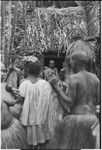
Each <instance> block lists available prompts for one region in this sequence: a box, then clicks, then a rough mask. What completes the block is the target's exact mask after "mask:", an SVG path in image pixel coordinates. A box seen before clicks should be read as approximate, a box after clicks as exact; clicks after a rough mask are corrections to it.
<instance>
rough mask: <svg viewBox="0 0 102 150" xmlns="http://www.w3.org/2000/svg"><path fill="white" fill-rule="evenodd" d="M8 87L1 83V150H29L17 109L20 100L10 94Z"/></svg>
mask: <svg viewBox="0 0 102 150" xmlns="http://www.w3.org/2000/svg"><path fill="white" fill-rule="evenodd" d="M6 86H7V83H5V82H3V83H1V148H2V149H27V140H26V130H25V129H24V127H23V126H22V124H21V123H20V121H19V120H18V112H17V107H16V108H15V104H16V103H17V102H18V100H17V99H15V97H14V96H13V94H11V92H10V91H9V92H8V89H7V88H6ZM18 105H19V104H18ZM16 106H17V104H16ZM20 108H21V107H19V109H20ZM16 117H17V119H16Z"/></svg>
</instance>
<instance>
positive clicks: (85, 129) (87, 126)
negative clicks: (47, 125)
mask: <svg viewBox="0 0 102 150" xmlns="http://www.w3.org/2000/svg"><path fill="white" fill-rule="evenodd" d="M96 121H97V118H96V116H94V115H88V116H87V115H69V116H66V117H65V118H64V119H63V120H62V121H61V122H60V123H59V124H58V125H57V126H56V128H55V130H54V135H53V136H52V137H51V141H50V143H49V146H48V148H50V149H86V148H88V149H89V148H94V147H95V139H94V137H93V135H92V130H91V127H92V125H93V124H94V123H95V122H96Z"/></svg>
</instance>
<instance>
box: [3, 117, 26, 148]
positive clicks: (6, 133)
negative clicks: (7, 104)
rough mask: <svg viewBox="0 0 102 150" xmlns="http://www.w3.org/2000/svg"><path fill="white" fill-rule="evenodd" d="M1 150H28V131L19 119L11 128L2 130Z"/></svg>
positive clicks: (15, 120)
mask: <svg viewBox="0 0 102 150" xmlns="http://www.w3.org/2000/svg"><path fill="white" fill-rule="evenodd" d="M1 149H27V136H26V130H25V129H24V127H23V126H22V125H21V123H20V122H19V121H18V120H17V119H13V121H12V123H11V125H10V127H9V128H7V129H5V130H1Z"/></svg>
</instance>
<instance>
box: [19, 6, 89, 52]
mask: <svg viewBox="0 0 102 150" xmlns="http://www.w3.org/2000/svg"><path fill="white" fill-rule="evenodd" d="M26 24H27V26H26V28H27V34H26V43H25V45H26V46H27V50H28V49H29V51H37V52H38V51H39V52H43V51H48V50H54V51H61V50H62V48H64V50H66V49H67V47H68V46H69V43H70V40H71V39H72V38H73V36H77V35H79V34H80V36H82V37H84V36H86V35H87V28H86V23H85V14H84V11H83V8H82V7H68V8H62V9H58V8H54V7H48V8H36V9H35V11H34V14H33V15H32V16H27V19H26ZM22 42H23V40H22ZM22 47H24V46H22Z"/></svg>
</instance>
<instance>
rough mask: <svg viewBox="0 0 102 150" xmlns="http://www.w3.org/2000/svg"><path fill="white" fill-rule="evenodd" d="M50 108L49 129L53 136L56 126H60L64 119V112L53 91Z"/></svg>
mask: <svg viewBox="0 0 102 150" xmlns="http://www.w3.org/2000/svg"><path fill="white" fill-rule="evenodd" d="M49 106H50V107H49V116H48V119H49V128H50V132H51V134H53V133H54V129H55V127H56V125H57V124H59V122H60V121H61V120H62V118H63V110H62V107H61V105H60V102H59V100H58V97H57V95H56V93H55V92H54V91H52V97H51V101H50V104H49Z"/></svg>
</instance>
